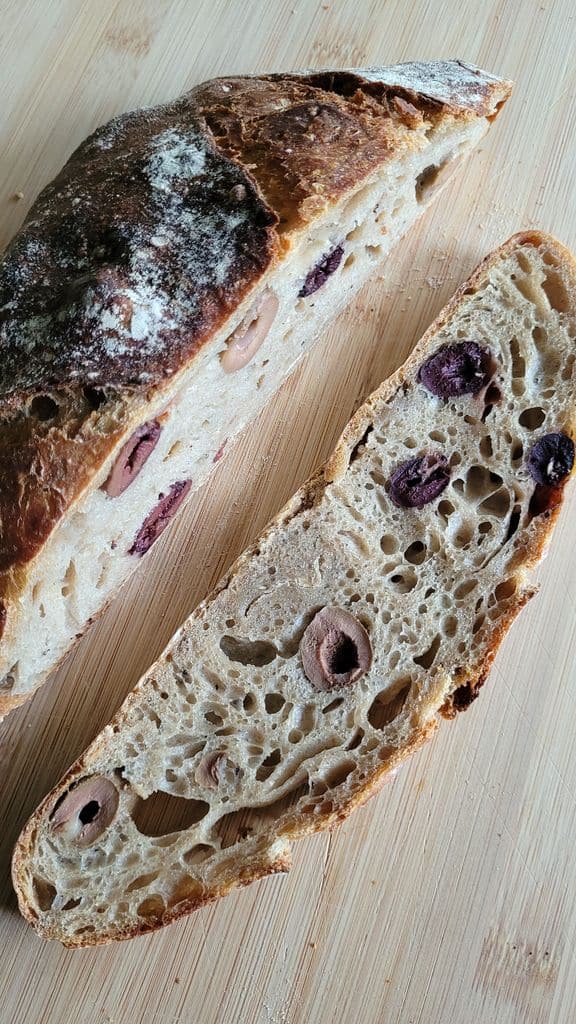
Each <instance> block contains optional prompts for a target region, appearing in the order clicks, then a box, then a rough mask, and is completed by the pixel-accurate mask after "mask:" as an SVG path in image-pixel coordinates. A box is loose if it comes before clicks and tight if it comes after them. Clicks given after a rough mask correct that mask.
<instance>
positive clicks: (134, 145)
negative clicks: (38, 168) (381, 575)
mask: <svg viewBox="0 0 576 1024" xmlns="http://www.w3.org/2000/svg"><path fill="white" fill-rule="evenodd" d="M509 92H510V83H508V82H504V81H502V80H501V79H497V78H495V77H493V76H492V75H489V74H488V73H486V72H483V71H481V70H480V69H478V68H473V67H470V66H468V65H465V64H462V63H460V62H458V61H450V62H441V61H440V62H432V63H430V64H406V65H398V66H396V67H391V68H375V69H371V70H368V71H365V72H364V71H333V72H331V71H326V72H315V73H312V74H309V75H296V74H292V75H291V74H287V75H272V76H262V77H250V78H248V77H247V78H222V79H217V80H215V81H212V82H208V83H204V84H202V85H199V86H197V87H196V88H195V89H193V90H192V91H191V92H190V93H188V94H186V95H185V96H183V97H181V98H180V99H179V100H176V101H175V102H173V103H169V104H166V105H164V106H161V107H157V108H153V109H147V110H141V111H134V112H132V113H129V114H125V115H122V116H121V117H119V118H116V119H115V120H114V121H112V122H110V123H109V124H107V125H104V126H103V127H102V128H99V129H98V130H97V131H96V132H95V133H94V134H93V135H92V136H91V137H90V138H89V139H87V140H86V142H84V143H83V144H82V145H81V146H80V147H79V149H78V150H77V151H76V152H75V153H74V154H73V155H72V157H71V158H70V160H69V161H68V163H67V164H66V165H65V167H64V169H63V170H62V172H61V173H60V175H59V176H58V177H57V178H56V180H55V181H54V182H53V183H52V184H51V185H49V186H48V188H47V189H46V190H45V191H44V192H43V193H42V195H41V196H40V197H39V199H38V200H37V202H36V203H35V204H34V206H33V208H32V210H31V212H30V215H29V217H28V219H27V221H26V222H25V224H24V226H23V228H22V230H21V231H20V232H19V234H18V235H17V236H16V238H15V239H14V241H13V242H12V244H11V245H10V246H9V248H8V249H7V251H6V253H5V254H4V257H3V259H1V260H0V353H1V355H2V359H1V367H2V368H1V371H0V443H1V444H2V460H1V462H0V636H1V643H0V716H1V715H3V714H5V713H6V712H8V711H9V710H10V709H11V708H14V707H16V706H17V705H18V704H21V703H22V702H23V701H24V700H25V699H26V698H27V697H29V696H30V694H31V693H32V692H33V690H34V689H35V688H36V687H37V686H38V685H40V683H41V682H42V681H43V680H44V679H45V677H46V675H47V674H48V673H49V672H50V671H51V670H52V669H53V668H54V667H55V665H57V664H58V662H59V661H60V660H61V658H62V657H63V655H64V654H65V653H66V651H67V650H68V649H69V648H70V646H71V645H72V644H73V643H74V641H75V639H76V638H77V637H78V636H80V635H81V634H82V632H83V631H84V630H85V629H86V627H87V626H88V625H89V624H90V622H91V621H92V620H93V619H94V617H95V616H96V615H98V613H99V612H100V611H101V610H102V608H103V607H104V606H105V605H106V603H107V602H108V601H109V600H110V598H111V596H112V594H113V593H114V591H116V590H117V589H118V587H119V586H120V585H121V583H122V582H123V581H124V580H125V579H126V578H127V577H128V576H129V575H130V574H131V573H132V572H133V571H134V570H135V569H136V568H137V567H138V566H139V565H141V564H142V562H143V561H145V559H144V556H145V554H146V552H147V551H148V550H149V548H150V547H151V545H152V544H153V543H155V541H156V540H157V538H158V537H159V536H160V534H161V533H162V531H163V530H164V528H165V527H166V526H167V525H168V524H169V522H170V520H171V519H173V517H174V515H175V514H176V512H177V511H178V509H179V508H181V507H182V505H183V504H184V502H185V501H186V500H187V498H188V497H189V496H190V495H191V494H192V492H193V491H194V490H196V489H197V488H198V487H200V485H201V484H202V483H203V482H204V481H205V480H206V479H207V477H208V476H209V474H210V472H211V470H212V468H213V466H214V463H215V462H217V461H218V460H219V459H220V458H221V457H222V455H223V454H225V452H226V446H227V445H230V443H231V441H232V440H233V438H234V437H235V436H236V435H237V434H238V433H239V431H240V430H241V429H242V428H243V427H245V426H246V425H247V424H248V423H249V422H250V421H251V420H253V418H254V417H255V416H256V415H257V413H258V412H259V410H260V409H261V408H262V407H263V405H264V404H265V402H266V401H267V400H268V399H269V397H270V396H271V395H272V394H273V393H274V391H275V390H276V389H277V388H278V387H279V386H280V384H281V383H282V381H284V380H285V379H286V377H287V376H288V374H289V373H290V372H291V371H292V370H293V368H294V366H295V365H296V363H297V361H298V360H299V359H300V358H301V356H302V355H303V353H304V352H305V351H306V350H307V349H308V348H309V346H310V345H311V343H312V341H313V340H314V338H315V337H316V336H317V335H318V333H319V331H320V330H321V329H322V328H323V326H325V325H326V324H327V323H328V322H330V321H331V320H332V319H333V318H334V316H335V315H336V314H337V312H338V310H339V309H341V308H342V307H343V306H344V305H345V304H346V303H347V302H348V300H349V299H350V298H351V296H352V295H353V294H354V292H355V291H356V290H357V289H358V288H359V287H360V286H361V285H362V284H363V283H364V282H365V281H366V280H367V279H368V278H370V277H371V276H372V275H374V274H375V273H376V272H377V268H379V267H380V266H381V264H382V261H383V260H384V259H385V258H386V256H387V255H388V253H389V251H390V248H391V246H392V245H393V244H394V243H395V242H396V241H397V240H398V238H399V237H400V236H401V235H403V234H404V232H405V231H406V230H407V228H408V227H409V226H410V225H411V224H412V223H413V222H414V221H415V219H416V218H417V217H418V215H419V214H420V213H421V212H422V211H423V210H424V209H425V207H426V206H427V204H428V203H429V202H430V200H431V199H432V197H433V196H434V195H435V194H436V192H437V190H438V189H439V188H441V187H442V185H443V184H444V182H445V181H446V180H447V179H448V178H449V177H450V175H451V173H452V171H453V169H454V168H455V167H456V166H457V164H458V162H459V159H460V157H462V156H464V155H465V154H467V153H468V152H470V150H471V149H472V148H473V147H474V146H475V145H476V144H477V143H478V141H479V140H480V138H481V137H482V136H483V135H484V133H485V132H486V131H487V130H488V128H489V125H490V122H491V121H492V120H493V118H494V117H495V116H496V114H497V112H498V110H499V108H500V107H501V106H502V104H503V103H504V101H505V100H506V98H507V97H508V95H509Z"/></svg>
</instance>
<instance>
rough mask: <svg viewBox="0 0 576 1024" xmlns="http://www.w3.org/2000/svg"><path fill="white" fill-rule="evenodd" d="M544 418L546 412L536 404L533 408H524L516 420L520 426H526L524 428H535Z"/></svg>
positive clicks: (539, 425)
mask: <svg viewBox="0 0 576 1024" xmlns="http://www.w3.org/2000/svg"><path fill="white" fill-rule="evenodd" d="M545 419H546V413H545V412H544V409H541V408H540V407H539V406H536V407H535V408H533V409H524V412H521V413H520V415H519V417H518V422H519V424H520V426H521V427H526V430H537V428H538V427H541V426H542V424H543V423H544V420H545Z"/></svg>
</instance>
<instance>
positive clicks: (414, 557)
mask: <svg viewBox="0 0 576 1024" xmlns="http://www.w3.org/2000/svg"><path fill="white" fill-rule="evenodd" d="M427 550H428V549H427V547H426V545H425V544H423V543H422V541H420V540H415V541H413V543H412V544H410V545H409V547H407V548H406V550H405V552H404V558H405V559H406V561H407V562H411V563H412V564H413V565H421V564H422V562H423V561H424V559H425V558H426V554H427Z"/></svg>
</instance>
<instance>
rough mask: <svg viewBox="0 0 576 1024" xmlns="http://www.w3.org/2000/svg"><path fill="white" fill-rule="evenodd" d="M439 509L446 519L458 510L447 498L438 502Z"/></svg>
mask: <svg viewBox="0 0 576 1024" xmlns="http://www.w3.org/2000/svg"><path fill="white" fill-rule="evenodd" d="M437 510H438V512H439V514H440V515H441V516H443V517H444V519H448V518H449V517H450V516H451V515H452V514H453V512H455V511H456V510H455V508H454V505H453V504H452V502H451V501H447V500H446V499H445V498H444V499H443V500H442V501H439V502H438V505H437Z"/></svg>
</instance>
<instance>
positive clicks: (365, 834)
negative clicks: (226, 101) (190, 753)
mask: <svg viewBox="0 0 576 1024" xmlns="http://www.w3.org/2000/svg"><path fill="white" fill-rule="evenodd" d="M0 14H1V25H2V31H1V33H0V81H1V92H0V95H1V96H2V103H1V110H0V168H1V173H0V245H3V244H5V243H6V242H7V241H8V239H9V238H10V237H11V235H12V234H13V232H14V231H15V230H16V229H17V228H18V226H19V224H20V223H21V221H22V219H23V216H24V214H25V212H26V210H27V208H28V207H29V205H30V203H31V202H32V200H33V198H34V196H35V195H36V194H37V192H38V191H39V189H40V188H41V187H42V186H43V185H44V184H45V183H46V182H47V181H48V180H49V179H50V178H51V177H52V176H53V174H54V173H55V172H56V171H57V170H58V169H59V167H60V166H61V164H62V163H63V161H64V159H65V158H66V157H67V156H68V154H69V153H70V152H71V150H72V149H73V148H74V146H76V145H77V143H78V142H80V140H81V139H82V138H83V137H84V136H85V135H86V134H87V133H88V132H89V131H91V130H92V129H93V128H94V127H95V126H96V125H97V124H99V123H101V122H102V121H104V120H106V119H108V118H109V117H111V116H112V115H114V114H116V113H118V112H119V111H122V110H125V109H128V108H130V107H133V106H137V105H141V104H148V103H154V102H156V101H159V100H162V99H167V98H169V97H171V96H174V95H177V94H178V93H179V92H181V91H182V90H184V89H185V88H188V87H189V86H191V85H192V84H194V83H195V82H197V81H201V80H202V79H205V78H209V77H212V76H214V75H217V74H220V73H230V72H244V71H256V70H280V69H286V70H288V69H291V68H299V67H306V66H310V67H313V66H319V67H320V66H326V65H341V66H350V65H361V64H370V63H387V62H388V63H390V62H393V61H398V60H405V59H417V58H425V59H429V58H438V57H446V56H450V57H451V56H461V57H463V58H465V59H466V60H470V61H473V62H475V63H478V64H481V65H483V66H485V67H487V68H489V69H491V70H493V71H496V72H499V73H502V74H504V75H506V76H508V77H511V78H513V79H515V81H516V90H515V94H514V96H513V99H512V100H511V101H510V103H509V104H508V107H507V109H506V111H505V113H504V114H503V116H502V118H501V119H500V121H499V122H498V123H497V124H496V126H495V127H494V129H493V131H492V132H491V134H490V137H489V138H488V140H487V141H486V142H485V143H484V144H483V146H482V151H481V152H479V153H478V154H477V155H476V156H475V157H474V158H473V159H472V161H471V162H470V164H469V165H468V168H467V170H466V174H465V176H464V177H463V178H461V179H459V180H458V181H457V182H456V183H454V184H453V186H452V187H451V190H450V192H449V193H445V195H444V198H443V199H442V200H441V202H440V204H439V205H438V206H436V207H435V208H434V210H433V211H432V212H431V213H430V214H428V215H427V218H426V220H425V221H424V222H423V223H422V224H421V225H420V227H419V228H418V229H417V230H416V232H415V233H414V234H412V235H411V237H410V238H409V239H407V240H406V241H405V243H403V245H402V246H401V247H400V248H399V249H398V250H397V251H396V253H395V254H394V255H393V256H392V257H391V258H390V261H389V266H388V268H387V272H386V278H385V280H384V281H377V282H374V284H373V285H371V286H370V287H369V288H367V289H366V290H365V291H364V293H363V294H362V295H361V296H360V297H359V299H358V300H357V302H356V303H355V305H354V308H353V309H352V310H350V311H349V313H348V314H347V315H346V316H344V317H341V318H340V320H339V321H338V323H337V324H336V325H335V326H334V328H333V329H332V330H331V331H330V332H329V333H328V334H327V335H326V336H325V337H324V338H323V339H322V340H321V341H320V342H319V344H318V345H317V348H316V350H315V352H314V354H313V355H312V357H310V358H309V359H308V361H307V363H306V364H305V365H304V366H302V367H301V369H300V370H299V371H298V372H297V373H296V374H295V376H294V377H293V379H292V380H291V381H290V382H289V383H288V384H287V385H286V387H285V388H284V389H283V391H282V392H281V393H280V394H279V395H278V397H277V399H276V400H275V401H274V403H273V404H272V406H271V407H270V408H269V409H267V410H266V412H265V413H264V414H263V415H262V416H261V417H260V420H259V422H258V424H257V426H256V428H255V429H252V430H251V431H250V433H249V434H248V435H247V436H245V437H243V438H241V439H240V440H239V442H238V443H237V444H236V446H235V447H234V449H233V450H231V451H230V452H229V453H228V454H227V456H226V458H225V459H223V460H222V462H221V463H220V464H219V467H218V472H217V474H216V477H215V479H214V480H213V481H212V484H211V486H210V488H209V490H205V491H204V492H202V493H201V494H199V495H198V496H197V498H196V499H195V500H194V502H193V504H192V506H191V507H189V508H188V510H187V512H186V513H185V514H184V515H183V517H181V519H180V520H179V523H178V525H177V526H176V528H175V529H174V530H172V532H171V535H170V537H169V538H168V542H167V543H163V544H162V545H161V546H160V545H159V546H157V547H156V548H155V549H154V551H153V552H152V553H151V555H150V556H149V559H150V560H149V562H148V565H147V572H146V573H145V574H144V575H141V576H139V577H138V579H137V580H134V581H133V582H132V584H131V585H129V586H128V587H127V588H126V589H125V590H124V591H123V594H122V596H121V598H120V599H119V600H117V601H116V602H115V604H114V605H113V606H112V607H111V608H110V609H109V610H108V612H107V614H106V615H105V616H104V617H103V618H102V620H101V621H100V622H99V623H98V625H97V626H96V627H95V628H94V629H93V630H92V631H91V633H90V634H89V635H88V637H86V638H85V640H84V641H83V642H82V643H81V645H80V647H79V648H78V649H77V650H76V651H75V653H74V655H73V656H72V657H71V658H70V659H69V660H68V662H67V663H66V665H65V666H64V668H63V669H62V671H61V672H59V674H58V676H57V677H56V678H55V679H53V681H52V683H51V684H50V685H49V686H47V687H46V688H45V689H44V690H43V691H42V692H41V693H40V694H38V695H37V697H36V698H35V699H34V700H33V701H32V702H31V703H30V704H29V705H28V706H27V707H25V708H22V709H21V710H20V711H18V712H16V713H15V714H13V715H12V716H11V717H10V718H9V719H8V720H7V721H6V722H5V723H4V725H3V726H2V732H1V737H0V738H1V743H0V770H1V778H2V798H3V799H2V811H3V814H2V823H3V828H2V836H1V839H0V880H1V901H0V902H1V905H0V913H1V915H2V927H1V938H0V944H1V947H2V954H1V962H2V972H1V975H0V1019H1V1020H2V1022H3V1024H4V1022H5V1024H9V1022H10V1024H60V1022H62V1024H64V1022H65V1024H96V1022H97V1024H141V1022H142V1024H144V1022H146V1024H148V1022H156V1021H162V1022H163V1024H197V1022H200V1024H222V1022H224V1024H232V1022H233V1024H253V1022H255V1024H331V1022H338V1024H341V1022H344V1024H347V1022H350V1024H352V1022H354V1024H384V1022H385V1024H544V1022H548V1021H551V1022H559V1024H564V1022H566V1024H568V1022H571V1021H573V1020H575V1019H576V962H575V954H574V950H575V949H576V915H575V914H574V912H573V906H574V903H575V900H576V858H575V857H574V855H573V848H574V835H575V831H576V758H575V757H574V756H573V754H574V745H575V744H574V734H575V729H574V725H573V723H574V721H575V720H576V668H575V665H574V661H575V659H574V651H575V648H576V615H575V606H574V584H573V581H574V578H575V571H576V545H575V544H574V530H573V526H572V521H573V516H574V510H575V508H576V495H575V494H573V495H572V497H571V499H570V501H569V502H568V505H567V507H566V508H565V510H564V512H563V515H562V519H561V523H560V526H559V527H558V530H557V534H556V541H555V545H554V547H553V550H552V552H551V554H550V556H549V558H548V560H547V562H546V563H545V565H544V567H543V568H542V570H541V572H540V582H541V592H540V595H539V596H538V597H537V598H536V599H535V600H534V601H533V602H531V604H530V606H529V608H528V609H527V611H526V612H525V613H524V614H523V616H522V617H521V619H520V621H519V622H518V623H517V624H516V625H515V626H514V628H513V631H512V633H511V635H510V637H509V638H508V640H507V642H506V643H505V645H504V648H503V649H502V651H501V653H500V655H499V657H498V659H497V662H496V665H495V667H494V670H493V672H492V676H491V679H490V682H489V684H488V685H487V686H486V687H485V688H484V690H483V691H482V698H481V700H479V701H478V702H477V703H476V704H475V705H474V707H473V708H472V709H471V710H470V712H469V713H468V714H467V715H466V716H462V717H461V718H460V720H458V722H457V723H456V724H455V725H454V726H449V725H446V726H444V727H443V728H442V729H441V731H440V734H439V736H438V738H437V739H436V740H435V742H434V744H432V745H431V746H430V747H428V748H427V749H425V750H424V751H422V752H421V753H420V754H419V755H418V756H417V757H415V758H414V759H413V761H412V762H411V764H410V765H409V766H407V767H406V768H405V770H404V772H403V773H402V774H401V777H400V778H399V779H398V780H397V781H396V782H395V783H394V784H393V785H391V786H389V787H388V788H387V789H386V790H385V791H384V792H383V793H382V795H381V796H380V797H379V798H378V799H377V800H374V801H372V803H371V804H370V805H369V806H367V807H366V808H364V809H363V810H361V811H359V812H358V813H357V814H356V815H355V816H354V817H353V818H352V819H351V820H350V821H349V822H347V823H346V824H345V825H344V827H343V828H342V829H341V830H340V831H339V832H337V833H334V834H333V835H331V836H328V835H324V836H318V837H316V838H314V839H312V840H309V841H305V842H302V843H300V844H298V845H297V847H296V849H295V851H294V854H295V856H294V861H295V863H294V868H293V871H292V873H291V874H290V875H289V876H288V877H282V878H273V879H269V880H266V881H264V882H261V883H257V884H256V885H254V886H252V887H251V888H250V889H248V890H245V891H243V892H241V893H238V894H236V895H233V896H231V897H229V898H228V899H227V900H226V901H224V902H222V903H220V904H219V905H217V906H214V907H211V908H209V909H206V910H204V911H201V912H199V913H198V914H196V915H195V916H194V917H192V918H190V919H188V920H187V921H185V922H182V923H180V924H177V925H175V926H173V927H172V928H170V929H168V930H166V931H164V932H162V933H159V934H157V935H155V936H150V937H147V938H145V939H141V940H138V941H136V942H133V943H129V944H125V945H123V946H116V947H108V948H105V949H102V950H86V951H78V952H69V951H64V950H62V949H60V948H59V947H58V946H56V945H54V944H50V945H46V944H42V943H41V942H40V940H39V939H37V938H36V937H35V935H34V934H33V932H32V930H31V929H30V928H29V927H28V926H27V925H25V924H24V922H23V921H22V920H20V918H19V917H18V915H17V912H16V908H15V901H14V897H13V895H12V894H11V889H10V883H9V876H8V871H9V857H10V852H11V847H12V844H13V842H14V839H15V838H16V835H17V833H18V831H19V829H20V827H21V826H22V824H23V823H24V821H25V819H26V817H27V816H28V814H29V813H30V812H31V811H32V810H33V808H34V806H35V805H36V803H37V802H38V800H39V799H40V798H41V797H42V796H43V795H44V793H45V792H46V791H47V790H48V789H49V788H50V787H51V786H52V785H53V783H55V782H56V780H57V778H58V777H59V775H60V773H61V772H62V771H63V770H64V769H65V768H66V767H67V765H68V764H69V762H70V761H71V760H73V758H75V757H76V755H77V754H78V753H79V752H80V751H81V750H82V748H83V747H84V746H85V745H86V744H87V743H88V741H89V740H90V739H91V738H92V737H93V736H94V734H95V733H96V731H97V730H98V729H99V728H100V726H102V725H103V724H104V723H105V722H106V721H107V720H108V718H109V717H110V715H111V713H112V712H113V711H114V710H115V709H116V708H117V706H118V705H119V703H120V702H121V700H122V698H123V696H124V695H125V693H126V692H127V691H128V690H129V689H130V688H131V687H132V685H133V684H134V683H135V682H136V680H137V679H138V676H139V675H140V673H141V672H142V671H143V670H144V669H145V668H146V666H147V665H148V664H149V663H150V662H151V661H152V660H153V659H154V658H155V657H156V655H157V654H158V653H159V652H160V650H161V649H162V647H163V646H164V644H165V643H166V641H167V640H168V638H169V636H170V635H171V633H172V632H173V630H174V629H175V627H176V626H177V625H178V624H179V623H180V622H181V620H182V619H183V618H184V617H185V616H186V614H187V613H188V612H189V611H190V610H191V609H192V607H193V606H194V604H195V603H196V601H197V600H198V599H199V598H201V597H202V596H203V595H204V594H205V592H206V591H207V589H208V587H209V586H210V584H211V583H212V582H214V581H215V580H216V578H217V577H218V575H219V574H220V573H221V572H222V570H223V568H224V567H225V566H226V565H227V564H229V563H230V561H231V560H232V558H233V557H234V556H235V555H236V554H237V553H238V552H239V551H240V550H241V549H242V547H243V546H244V545H245V544H246V543H247V542H248V541H249V540H250V539H252V538H253V537H254V536H255V535H256V533H257V531H258V530H259V529H260V528H261V527H262V526H263V525H264V523H265V522H266V520H267V519H268V518H269V517H270V516H271V515H272V514H273V513H274V512H275V511H277V510H278V508H279V507H280V506H281V504H282V503H283V501H284V500H285V499H286V498H287V497H288V496H289V494H290V493H291V492H292V491H293V489H294V488H295V487H297V486H298V484H300V483H301V482H302V481H303V480H304V478H305V477H306V475H307V474H308V473H309V472H310V470H311V469H312V468H313V467H314V466H315V465H316V464H317V463H318V462H319V460H320V459H322V458H323V457H324V456H326V455H327V454H328V452H329V451H330V449H331V446H332V445H333V444H334V442H335V440H336V438H337V435H338V433H339V431H340V429H341V427H342V426H343V424H344V423H345V422H346V420H347V419H348V417H349V416H350V414H351V412H352V410H353V409H354V408H355V407H356V406H357V405H358V404H359V403H360V401H361V399H362V398H363V397H364V396H365V395H366V393H367V392H368V391H369V390H370V388H372V387H373V386H375V385H376V384H377V383H379V382H380V380H381V379H382V378H383V377H384V376H385V375H386V374H387V373H389V372H390V371H391V370H392V369H393V368H394V367H395V366H397V365H398V363H399V362H400V361H401V360H402V359H403V358H404V357H405V356H406V355H407V354H408V352H409V351H410V349H411V347H412V345H413V343H414V341H415V340H416V339H417V337H418V336H419V335H420V334H421V333H422V331H423V329H424V328H425V326H426V325H427V324H428V323H429V322H430V321H431V320H432V318H433V317H434V316H435V315H436V313H437V312H438V310H439V309H440V308H441V306H442V305H443V303H444V302H445V300H446V299H447V298H448V297H449V295H450V293H451V292H452V291H453V289H454V287H455V286H456V284H457V283H458V282H459V281H460V280H462V279H463V277H464V276H465V275H466V274H467V273H468V271H469V270H470V269H471V268H472V267H473V265H474V264H475V263H476V262H477V261H478V259H479V258H480V257H481V256H482V255H483V254H484V253H485V252H486V251H488V250H489V249H490V248H492V247H493V246H495V245H496V244H498V243H499V242H501V241H502V240H503V239H504V238H505V237H506V236H507V235H508V234H510V233H512V232H513V231H515V230H518V229H520V228H523V227H529V226H532V225H534V226H537V227H541V228H544V229H545V230H548V231H552V232H554V233H556V234H557V235H558V236H559V237H560V238H561V239H562V240H563V241H564V242H565V243H566V244H568V245H571V246H572V247H574V246H576V198H575V197H576V189H575V187H574V170H575V166H574V138H575V135H576V123H575V122H576V104H575V103H574V96H575V92H576V65H575V63H574V60H573V53H574V46H575V43H576V29H575V19H576V14H575V9H574V5H573V3H572V2H571V0H556V2H553V0H542V2H537V0H485V2H484V3H483V4H474V5H472V4H470V5H466V4H464V3H462V2H460V0H446V2H439V0H438V2H432V0H430V2H426V0H415V2H412V3H411V4H406V3H402V2H401V0H326V2H316V0H313V2H312V0H310V2H306V0H288V3H287V4H282V3H275V2H274V0H262V2H251V3H250V2H248V0H245V2H244V3H242V4H240V3H232V2H226V0H196V2H194V3H189V2H186V0H142V2H138V3H136V2H126V0H123V2H118V0H98V3H93V2H91V0H50V2H49V3H48V2H43V0H2V2H1V3H0ZM16 193H23V198H20V199H17V198H14V197H15V195H16ZM31 642H33V638H31Z"/></svg>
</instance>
